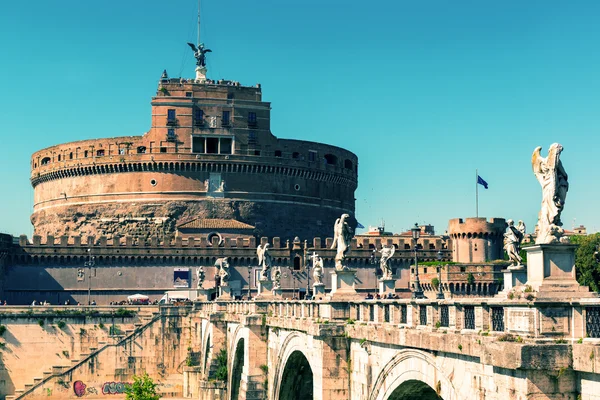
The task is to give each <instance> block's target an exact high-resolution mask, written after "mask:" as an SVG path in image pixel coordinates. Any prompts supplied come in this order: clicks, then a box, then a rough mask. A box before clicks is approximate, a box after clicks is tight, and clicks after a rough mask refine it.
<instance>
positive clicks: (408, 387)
mask: <svg viewBox="0 0 600 400" xmlns="http://www.w3.org/2000/svg"><path fill="white" fill-rule="evenodd" d="M441 399H442V398H441V397H440V396H438V395H437V393H436V392H435V390H433V389H432V388H431V387H430V386H429V385H427V384H426V383H423V382H421V381H418V380H415V379H411V380H408V381H405V382H403V383H402V384H401V385H400V386H398V387H397V388H396V389H395V390H394V391H393V392H392V394H391V395H390V397H388V399H387V400H441Z"/></svg>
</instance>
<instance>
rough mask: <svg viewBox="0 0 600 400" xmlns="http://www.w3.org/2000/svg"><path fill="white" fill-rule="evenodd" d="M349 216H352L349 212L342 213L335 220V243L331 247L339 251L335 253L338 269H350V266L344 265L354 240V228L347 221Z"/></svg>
mask: <svg viewBox="0 0 600 400" xmlns="http://www.w3.org/2000/svg"><path fill="white" fill-rule="evenodd" d="M348 218H350V216H349V215H348V214H342V216H341V217H340V218H338V219H337V220H336V221H335V225H334V227H333V243H332V245H331V248H332V249H337V253H336V255H335V270H336V271H344V270H347V269H348V267H347V266H346V265H344V261H346V253H347V252H348V247H349V246H350V241H351V240H352V228H350V225H348V222H346V220H347V219H348Z"/></svg>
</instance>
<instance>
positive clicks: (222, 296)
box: [219, 285, 233, 300]
mask: <svg viewBox="0 0 600 400" xmlns="http://www.w3.org/2000/svg"><path fill="white" fill-rule="evenodd" d="M232 299H233V296H231V286H229V285H222V286H219V300H232Z"/></svg>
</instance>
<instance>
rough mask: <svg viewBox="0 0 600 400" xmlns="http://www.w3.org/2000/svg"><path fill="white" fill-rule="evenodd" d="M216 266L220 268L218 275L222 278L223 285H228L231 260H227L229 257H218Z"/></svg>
mask: <svg viewBox="0 0 600 400" xmlns="http://www.w3.org/2000/svg"><path fill="white" fill-rule="evenodd" d="M215 267H218V268H219V270H218V271H217V275H218V276H219V278H221V286H227V282H229V262H227V257H223V258H217V261H215Z"/></svg>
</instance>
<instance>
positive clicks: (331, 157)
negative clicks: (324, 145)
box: [323, 154, 337, 165]
mask: <svg viewBox="0 0 600 400" xmlns="http://www.w3.org/2000/svg"><path fill="white" fill-rule="evenodd" d="M323 158H324V159H325V162H326V163H327V164H329V165H336V164H337V157H336V156H334V155H333V154H325V156H324V157H323Z"/></svg>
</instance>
